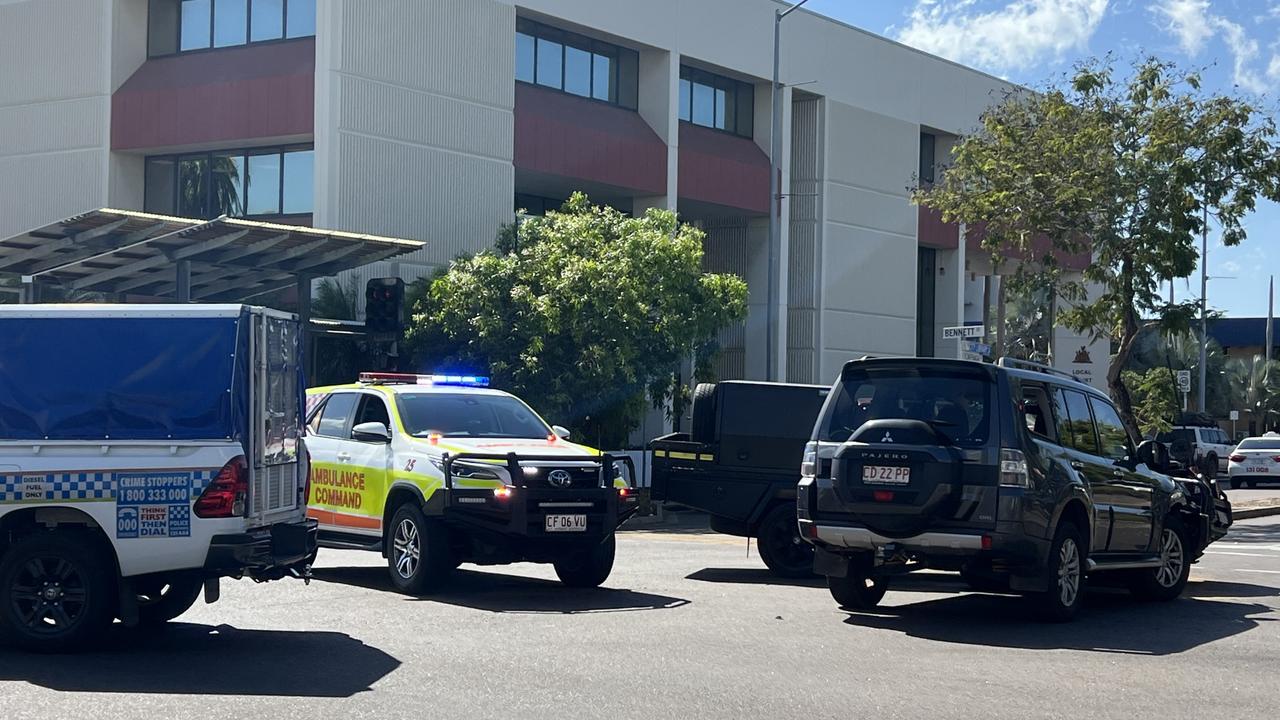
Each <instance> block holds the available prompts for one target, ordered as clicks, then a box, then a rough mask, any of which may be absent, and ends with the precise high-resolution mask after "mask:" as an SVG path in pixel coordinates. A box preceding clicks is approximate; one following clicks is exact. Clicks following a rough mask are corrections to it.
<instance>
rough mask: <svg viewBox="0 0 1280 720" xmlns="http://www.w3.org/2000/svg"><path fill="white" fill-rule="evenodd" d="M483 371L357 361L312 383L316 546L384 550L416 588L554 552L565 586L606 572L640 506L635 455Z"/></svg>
mask: <svg viewBox="0 0 1280 720" xmlns="http://www.w3.org/2000/svg"><path fill="white" fill-rule="evenodd" d="M487 384H488V381H487V379H486V378H483V377H473V376H441V375H437V376H425V375H424V376H418V375H405V374H396V373H363V374H361V377H360V382H357V383H354V384H350V385H341V386H333V387H324V388H315V389H312V390H308V391H307V404H308V416H307V418H308V421H307V447H308V450H309V451H310V454H311V463H312V475H311V494H310V502H309V505H308V515H309V516H310V517H312V518H314V519H316V520H317V521H319V523H320V545H321V547H337V548H365V549H370V550H379V551H381V552H382V553H383V555H384V556H385V557H386V558H387V564H388V568H389V572H390V575H391V581H392V583H393V584H394V585H395V587H396V588H397V589H399V590H400V591H402V592H406V593H411V594H420V593H427V592H431V591H432V590H435V589H437V588H439V587H440V586H441V585H442V584H443V583H444V582H445V581H446V580H447V577H448V574H449V572H450V571H451V570H453V569H454V568H456V567H457V566H458V565H459V564H460V563H463V562H473V563H479V564H504V563H512V562H521V561H532V562H548V563H552V564H553V565H554V566H555V571H556V574H557V576H558V577H559V578H560V580H561V581H562V582H564V583H565V584H566V585H570V586H576V587H591V586H596V585H599V584H600V583H602V582H604V580H605V579H606V578H607V577H608V576H609V573H610V572H611V570H612V568H613V558H614V547H615V545H614V530H615V529H616V528H617V526H618V525H619V524H620V523H621V522H622V521H624V520H625V519H626V518H628V517H630V516H631V515H632V514H634V512H635V508H636V499H637V498H636V497H635V495H634V493H632V492H631V490H630V487H629V485H628V482H627V480H626V479H625V477H624V476H623V472H622V468H623V466H624V465H625V464H629V463H630V460H628V459H626V458H619V459H616V460H615V459H614V458H611V457H609V456H607V455H602V454H601V453H600V452H599V451H598V450H595V449H593V448H589V447H586V446H584V445H578V444H575V443H572V442H569V441H568V439H567V438H568V431H566V430H565V429H564V428H560V427H558V426H557V427H551V426H548V425H547V423H546V422H545V421H544V420H543V419H542V418H540V417H539V416H538V415H537V413H535V412H534V411H533V410H531V409H530V408H529V406H528V405H526V404H525V403H524V402H522V401H521V400H520V399H519V398H516V397H515V396H513V395H510V394H507V393H505V392H500V391H498V390H493V389H489V388H488V387H487ZM632 477H634V473H632Z"/></svg>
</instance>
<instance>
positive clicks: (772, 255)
mask: <svg viewBox="0 0 1280 720" xmlns="http://www.w3.org/2000/svg"><path fill="white" fill-rule="evenodd" d="M806 2H809V0H800V2H798V3H796V4H795V5H792V6H791V7H789V8H787V9H786V10H775V11H774V12H773V84H772V85H770V86H769V99H770V102H771V104H772V110H773V121H772V122H771V123H770V124H769V283H768V288H769V290H768V296H769V306H768V307H767V308H765V339H766V346H765V354H764V358H765V359H764V379H765V380H769V381H772V380H775V379H777V378H776V377H775V375H776V374H777V366H778V363H777V362H776V360H775V357H774V354H775V352H776V350H777V344H778V342H777V341H778V338H777V337H775V336H776V335H777V333H778V326H779V324H780V323H779V318H778V286H779V285H780V283H779V278H778V256H779V255H780V254H781V249H780V248H779V245H780V244H781V234H780V233H779V228H778V216H779V214H780V210H781V207H780V206H781V204H782V194H781V192H780V190H781V189H780V188H779V187H778V156H780V155H781V154H782V103H781V102H779V98H778V94H779V93H778V88H779V82H778V66H779V64H780V48H781V45H782V19H783V18H785V17H786V16H788V15H790V14H791V13H792V11H794V10H796V9H797V8H799V7H800V6H801V5H804V4H805V3H806Z"/></svg>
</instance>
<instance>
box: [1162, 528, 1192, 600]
mask: <svg viewBox="0 0 1280 720" xmlns="http://www.w3.org/2000/svg"><path fill="white" fill-rule="evenodd" d="M1185 562H1186V561H1185V559H1184V558H1183V553H1182V537H1181V536H1179V535H1178V533H1176V532H1174V531H1173V530H1171V529H1169V528H1165V529H1164V537H1163V539H1162V541H1161V543H1160V569H1159V570H1157V571H1156V582H1158V583H1160V586H1161V587H1166V588H1171V587H1173V586H1174V585H1176V584H1177V583H1178V579H1179V578H1181V577H1182V569H1183V567H1184V564H1185Z"/></svg>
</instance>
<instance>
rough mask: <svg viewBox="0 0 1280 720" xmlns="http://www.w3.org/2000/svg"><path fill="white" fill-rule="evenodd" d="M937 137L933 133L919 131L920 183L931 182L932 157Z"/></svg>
mask: <svg viewBox="0 0 1280 720" xmlns="http://www.w3.org/2000/svg"><path fill="white" fill-rule="evenodd" d="M937 147H938V138H937V136H935V135H934V134H933V133H927V132H922V133H920V184H921V185H932V184H933V169H934V157H935V155H934V154H935V153H936V152H937Z"/></svg>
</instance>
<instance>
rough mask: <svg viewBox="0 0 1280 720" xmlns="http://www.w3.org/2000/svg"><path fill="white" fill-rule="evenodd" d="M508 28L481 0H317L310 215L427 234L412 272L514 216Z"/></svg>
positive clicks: (479, 242)
mask: <svg viewBox="0 0 1280 720" xmlns="http://www.w3.org/2000/svg"><path fill="white" fill-rule="evenodd" d="M514 37H515V11H514V8H513V7H512V6H511V5H507V4H503V3H500V2H494V1H492V0H331V1H330V2H322V3H320V4H319V5H318V10H317V20H316V129H315V152H316V203H315V207H316V209H315V215H314V223H315V225H316V226H318V227H325V228H333V229H339V230H353V231H360V232H369V233H378V234H386V235H392V236H398V237H409V238H415V239H420V240H424V241H426V242H427V247H426V248H425V249H424V250H422V251H421V252H419V253H415V254H414V255H411V256H407V257H405V258H401V259H400V265H401V267H402V268H404V273H405V275H408V276H410V277H412V276H414V275H420V274H422V273H424V272H426V271H427V269H428V268H427V266H432V265H442V264H445V263H447V262H449V261H450V260H452V259H453V258H455V257H457V256H458V255H460V254H463V253H469V252H474V251H476V250H478V249H480V248H483V247H486V246H488V245H490V244H492V242H493V240H494V237H495V233H496V231H497V229H498V227H499V226H500V225H501V224H503V223H508V222H511V221H512V219H513V217H512V197H513V195H514V187H515V185H514V182H515V181H514V169H513V165H512V152H513V150H512V148H513V132H514V130H513V127H514V125H513V119H512V108H513V105H514V102H515V69H514V49H513V47H514ZM411 266H418V267H417V268H413V267H411Z"/></svg>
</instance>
